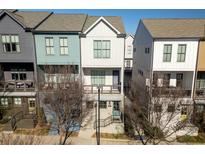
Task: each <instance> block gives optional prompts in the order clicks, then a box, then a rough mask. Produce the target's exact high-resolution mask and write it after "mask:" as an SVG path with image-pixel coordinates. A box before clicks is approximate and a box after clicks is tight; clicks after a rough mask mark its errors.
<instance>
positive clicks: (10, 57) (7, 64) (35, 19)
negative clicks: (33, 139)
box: [0, 10, 50, 116]
mask: <svg viewBox="0 0 205 154" xmlns="http://www.w3.org/2000/svg"><path fill="white" fill-rule="evenodd" d="M10 11H11V12H10ZM10 11H9V10H2V11H1V13H0V66H1V80H0V98H1V100H0V103H1V105H0V106H1V107H3V108H5V109H8V110H9V111H10V112H8V114H10V116H11V115H14V114H15V113H17V112H20V111H23V112H24V114H28V113H30V114H33V113H36V106H37V105H36V99H35V97H36V82H35V81H36V75H37V74H36V59H35V46H34V38H33V35H32V30H33V29H35V28H36V27H37V26H38V25H39V24H40V23H41V22H43V21H44V20H45V19H46V18H47V17H48V16H49V15H50V13H49V12H22V11H17V10H13V11H12V10H10Z"/></svg>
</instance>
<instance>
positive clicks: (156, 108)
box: [154, 104, 162, 112]
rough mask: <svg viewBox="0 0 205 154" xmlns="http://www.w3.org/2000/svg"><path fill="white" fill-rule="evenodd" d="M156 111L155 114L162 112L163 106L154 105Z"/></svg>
mask: <svg viewBox="0 0 205 154" xmlns="http://www.w3.org/2000/svg"><path fill="white" fill-rule="evenodd" d="M154 111H155V112H162V105H160V104H155V105H154Z"/></svg>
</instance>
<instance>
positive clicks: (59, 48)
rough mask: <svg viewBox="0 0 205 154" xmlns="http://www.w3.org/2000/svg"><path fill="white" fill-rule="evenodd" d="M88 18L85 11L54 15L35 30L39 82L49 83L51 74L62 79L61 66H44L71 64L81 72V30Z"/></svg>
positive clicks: (76, 72)
mask: <svg viewBox="0 0 205 154" xmlns="http://www.w3.org/2000/svg"><path fill="white" fill-rule="evenodd" d="M85 20H86V15H85V14H52V15H51V16H50V17H49V18H48V19H47V20H46V21H45V22H43V23H42V24H41V25H40V26H39V27H37V28H36V29H35V31H34V36H35V45H36V59H37V65H38V76H39V81H45V82H49V81H47V80H48V76H49V77H50V79H52V81H54V82H59V81H60V80H61V74H60V73H59V72H58V71H59V70H58V69H55V71H54V72H46V70H45V67H44V66H52V67H53V68H57V67H58V66H65V65H67V66H70V67H71V68H73V71H74V72H73V73H74V74H79V73H80V70H81V67H80V65H81V64H80V62H81V60H80V38H79V33H80V32H81V31H82V29H83V25H84V23H85ZM42 75H43V76H42ZM51 76H52V77H51ZM41 77H43V78H41ZM41 79H42V80H41Z"/></svg>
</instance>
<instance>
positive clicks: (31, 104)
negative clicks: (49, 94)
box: [28, 98, 36, 108]
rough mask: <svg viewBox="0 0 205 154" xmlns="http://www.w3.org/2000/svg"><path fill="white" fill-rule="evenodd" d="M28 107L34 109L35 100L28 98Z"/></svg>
mask: <svg viewBox="0 0 205 154" xmlns="http://www.w3.org/2000/svg"><path fill="white" fill-rule="evenodd" d="M28 100H29V107H30V108H34V107H36V99H35V98H29V99H28Z"/></svg>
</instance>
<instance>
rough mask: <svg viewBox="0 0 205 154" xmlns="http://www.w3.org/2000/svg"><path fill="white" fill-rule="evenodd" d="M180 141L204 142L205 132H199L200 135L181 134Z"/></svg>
mask: <svg viewBox="0 0 205 154" xmlns="http://www.w3.org/2000/svg"><path fill="white" fill-rule="evenodd" d="M177 141H178V142H181V143H196V144H204V143H205V134H204V133H199V135H198V136H189V135H185V136H181V137H178V138H177Z"/></svg>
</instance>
